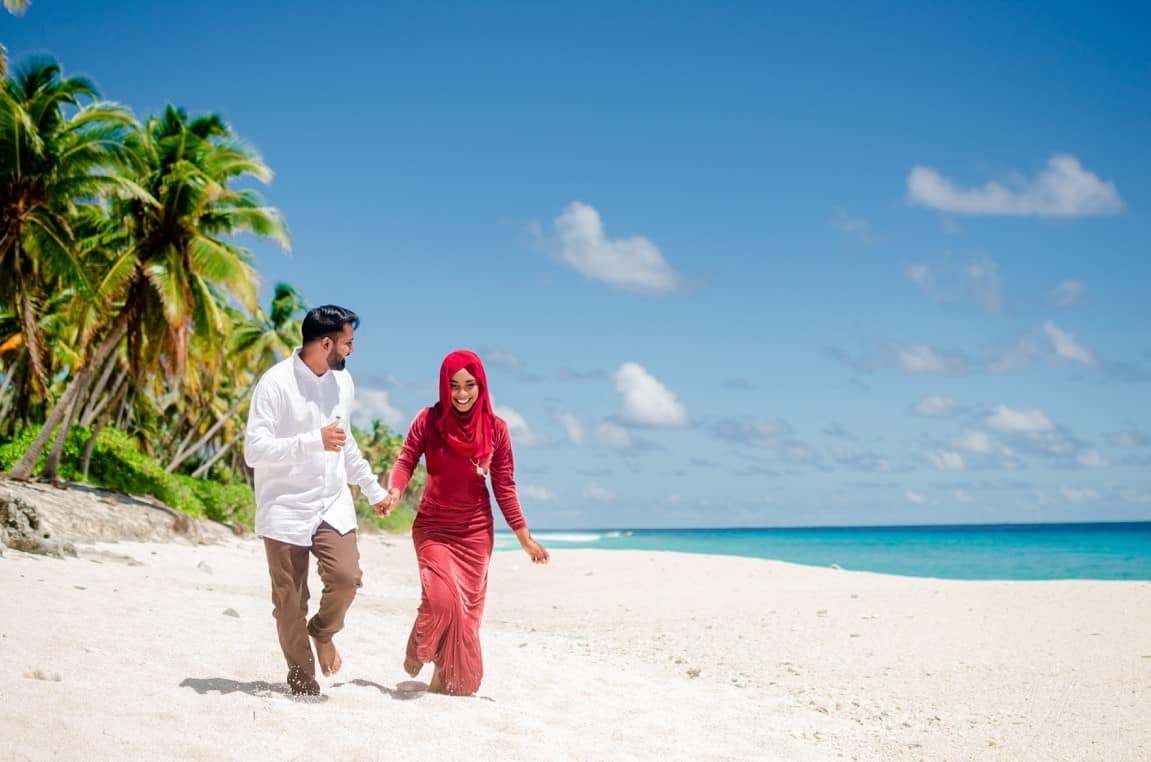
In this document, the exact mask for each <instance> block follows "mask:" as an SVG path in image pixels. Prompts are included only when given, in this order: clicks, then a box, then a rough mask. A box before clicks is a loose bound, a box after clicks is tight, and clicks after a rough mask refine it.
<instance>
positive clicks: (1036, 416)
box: [987, 405, 1055, 434]
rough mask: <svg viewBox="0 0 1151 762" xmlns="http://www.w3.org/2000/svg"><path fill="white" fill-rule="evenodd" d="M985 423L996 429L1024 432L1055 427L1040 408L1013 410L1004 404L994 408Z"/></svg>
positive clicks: (1048, 429)
mask: <svg viewBox="0 0 1151 762" xmlns="http://www.w3.org/2000/svg"><path fill="white" fill-rule="evenodd" d="M987 425H988V426H990V427H991V428H993V429H995V430H996V431H1007V432H1012V433H1026V434H1031V433H1036V432H1040V431H1051V430H1052V429H1053V428H1055V425H1054V424H1053V423H1051V419H1050V418H1048V417H1047V416H1046V415H1044V414H1043V411H1042V410H1015V409H1013V408H1009V407H1007V406H1006V405H999V406H998V407H996V408H995V410H994V412H992V414H991V415H990V416H988V417H987Z"/></svg>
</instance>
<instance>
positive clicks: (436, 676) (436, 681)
mask: <svg viewBox="0 0 1151 762" xmlns="http://www.w3.org/2000/svg"><path fill="white" fill-rule="evenodd" d="M443 692H444V683H443V681H442V680H440V668H439V667H436V671H435V672H433V673H432V681H431V682H430V683H428V693H443Z"/></svg>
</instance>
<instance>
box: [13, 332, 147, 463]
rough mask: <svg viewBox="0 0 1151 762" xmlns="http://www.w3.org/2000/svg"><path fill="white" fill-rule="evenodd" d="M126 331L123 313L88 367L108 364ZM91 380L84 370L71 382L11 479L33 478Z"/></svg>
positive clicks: (93, 355)
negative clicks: (54, 434) (106, 362)
mask: <svg viewBox="0 0 1151 762" xmlns="http://www.w3.org/2000/svg"><path fill="white" fill-rule="evenodd" d="M127 330H128V321H127V316H126V315H124V314H123V313H121V316H120V318H119V319H118V320H117V322H116V325H115V326H114V328H113V329H112V331H111V332H110V333H109V334H108V336H106V337H105V338H104V341H103V342H101V343H100V346H99V347H97V348H96V351H95V352H94V353H93V354H92V356H91V357H92V359H91V360H90V361H89V365H92V364H93V363H95V364H99V363H102V362H103V361H104V360H106V359H107V357H108V353H109V352H111V351H112V350H113V349H114V348H115V347H116V345H117V344H118V343H119V342H120V339H122V338H123V337H124V333H125V332H126V331H127ZM90 377H91V373H90V371H88V370H87V368H84V369H81V370H80V371H79V372H78V373H77V374H76V375H75V376H74V377H73V378H72V381H71V382H69V384H68V386H67V387H66V388H65V389H64V393H63V394H61V395H60V399H59V401H57V402H56V406H55V407H53V408H52V411H51V412H50V413H48V416H47V418H46V419H45V420H44V425H43V426H42V427H41V428H40V433H39V434H37V435H36V438H35V439H34V440H32V444H31V445H29V446H28V449H27V450H26V451H25V452H24V455H23V457H21V458H20V460H19V461H18V462H17V463H16V465H14V466H12V469H11V470H10V471H9V472H8V478H9V479H13V480H15V481H28V480H29V479H31V478H32V471H33V470H34V469H35V468H36V462H37V461H38V460H40V456H41V455H42V454H43V453H44V448H46V447H47V446H48V441H49V440H50V439H51V438H52V432H53V431H54V430H55V428H56V426H57V425H58V424H59V423H60V421H61V420H63V418H64V414H65V413H67V412H68V411H69V410H71V409H72V404H73V403H74V402H75V401H76V396H77V395H78V394H79V393H80V392H81V391H82V390H83V389H86V388H87V386H88V381H89V378H90Z"/></svg>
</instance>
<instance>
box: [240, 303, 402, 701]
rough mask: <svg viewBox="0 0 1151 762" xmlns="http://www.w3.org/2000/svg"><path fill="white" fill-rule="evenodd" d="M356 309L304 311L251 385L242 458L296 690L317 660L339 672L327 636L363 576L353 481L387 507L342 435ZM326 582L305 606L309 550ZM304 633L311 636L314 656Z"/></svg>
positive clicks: (339, 625) (314, 691)
mask: <svg viewBox="0 0 1151 762" xmlns="http://www.w3.org/2000/svg"><path fill="white" fill-rule="evenodd" d="M359 324H360V319H359V318H358V317H357V316H356V314H355V313H354V312H352V311H351V310H346V309H344V308H343V307H335V306H332V305H327V306H324V307H316V308H315V309H314V310H312V311H311V312H309V313H308V314H307V316H305V317H304V325H303V339H304V343H303V346H302V347H300V348H299V349H297V350H296V351H294V352H293V353H292V356H291V357H289V358H287V359H286V360H282V361H281V362H279V363H277V364H276V365H274V366H273V367H272V368H271V369H269V370H268V371H267V372H266V373H265V374H264V375H263V377H262V378H261V379H260V381H259V383H258V384H256V390H255V392H253V394H252V407H251V411H250V412H249V413H248V428H247V432H246V434H245V436H244V460H246V461H247V463H248V465H249V466H251V467H252V469H253V470H254V471H255V476H256V534H257V535H258V536H260V537H262V538H263V540H264V550H265V553H266V555H267V558H268V572H269V574H270V575H271V578H272V604H273V605H274V606H275V610H274V612H273V613H274V616H275V618H276V630H277V632H278V634H279V637H280V648H281V649H282V650H283V652H284V658H285V659H286V660H287V662H288V687H289V688H290V689H291V691H292V694H293V695H297V696H300V695H303V696H318V695H319V693H320V685H319V683H317V682H316V665H315V662H316V660H318V661H319V662H320V669H321V670H322V671H323V673H324V675H331V674H333V673H335V672H338V671H339V669H340V666H341V660H340V654H339V652H338V651H337V650H336V647H335V645H334V644H333V643H332V636H333V635H335V634H336V633H337V632H339V631H340V630H341V629H343V626H344V614H345V613H346V612H347V610H348V607H349V606H350V605H351V603H352V599H353V598H355V596H356V589H357V588H359V587H360V585H361V575H360V553H359V549H358V548H357V547H356V531H355V530H356V512H355V507H354V505H353V503H352V493H351V491H350V490H349V489H348V484H349V483H353V482H354V483H355V484H358V485H359V486H360V489H361V490H363V492H364V495H365V496H366V497H367V499H368V501H369V502H371V503H372V504H373V506H375V507H376V509H377V512H379V513H386V512H387V511H388V510H389V509H390V507H391V506H390V504H387V503H386V502H385V501H386V498H387V492H386V491H385V490H384V488H383V487H381V486H380V483H379V479H378V478H377V477H376V475H375V474H373V473H372V469H371V466H370V465H369V464H368V462H367V461H366V460H365V459H364V457H363V456H362V455H361V454H360V448H359V447H358V446H356V440H355V439H354V438H352V437H350V436H348V434H347V432H346V429H345V426H346V425H347V422H348V420H349V415H350V413H351V409H352V402H353V398H354V396H355V387H354V385H353V384H352V377H351V375H349V374H348V372H347V371H346V370H344V365H345V363H346V362H347V358H348V355H350V354H351V353H352V350H353V341H354V334H355V330H356V328H357V327H358V326H359ZM309 553H311V554H312V555H314V556H315V557H316V561H317V566H318V569H319V573H320V579H321V580H322V581H323V583H324V591H323V596H322V597H321V598H320V610H319V611H318V612H316V614H315V616H313V617H312V618H311V620H308V619H307V616H308V554H309ZM309 636H311V639H312V641H314V642H315V644H316V651H315V658H313V655H312V645H311V643H310V642H309V639H308V638H309Z"/></svg>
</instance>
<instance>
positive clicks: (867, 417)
mask: <svg viewBox="0 0 1151 762" xmlns="http://www.w3.org/2000/svg"><path fill="white" fill-rule="evenodd" d="M840 5H843V4H840ZM929 5H930V7H926V6H924V5H923V4H912V3H905V4H894V3H882V4H866V7H864V4H858V7H854V6H853V7H850V8H846V9H845V8H843V7H836V6H834V5H831V4H828V5H823V4H819V3H796V4H768V3H654V2H653V3H642V2H628V3H619V2H615V3H602V4H601V3H583V4H579V5H571V4H547V3H527V2H523V3H446V4H438V5H433V4H425V3H411V4H398V3H381V4H377V3H358V2H348V3H339V4H335V3H332V4H316V3H309V4H303V3H291V2H274V3H273V2H260V1H255V2H243V3H234V2H233V3H222V2H220V3H217V2H199V3H185V4H167V3H155V2H152V3H144V2H117V3H83V2H63V1H57V0H35V2H34V4H33V5H32V6H31V8H30V9H29V11H28V13H27V14H26V15H25V16H24V17H23V18H13V17H10V16H7V15H4V14H0V40H3V42H4V44H5V45H6V46H7V47H8V49H9V54H10V56H11V57H12V58H13V59H14V61H15V62H17V63H18V62H19V61H20V60H21V59H22V58H23V57H25V56H26V55H28V54H30V53H33V52H45V51H46V52H51V53H52V54H54V55H55V56H57V57H58V58H59V59H60V60H61V61H62V62H63V64H64V66H65V69H66V71H67V72H68V73H83V74H86V75H88V76H90V77H92V78H93V79H94V80H95V81H96V83H97V84H98V86H99V87H100V89H101V92H102V94H103V95H104V97H106V98H108V99H110V100H116V101H119V102H122V103H124V104H126V105H128V106H130V107H131V108H132V109H133V110H134V111H135V112H136V113H137V114H138V115H141V116H143V115H146V114H148V113H151V112H154V111H156V110H158V109H160V108H161V107H162V106H163V105H164V104H165V103H168V102H172V103H176V104H178V105H181V106H183V107H185V108H187V109H188V110H189V111H191V112H193V113H201V112H204V111H218V112H220V113H221V114H222V115H223V116H224V117H225V118H226V119H227V120H228V121H229V122H230V123H231V124H232V126H233V128H234V129H235V130H236V132H237V133H238V134H240V135H241V136H242V137H244V138H245V139H246V140H248V141H249V142H250V143H252V144H253V145H254V146H256V147H257V148H258V149H259V151H260V152H261V154H262V155H263V157H264V158H265V160H266V161H267V162H268V164H270V165H271V167H272V168H273V169H274V170H275V172H276V177H275V179H274V181H273V182H272V183H271V185H269V186H268V187H267V188H265V189H264V193H265V196H266V198H267V199H268V201H269V203H271V204H273V205H275V206H277V207H279V208H280V209H281V210H282V211H283V213H284V215H285V217H286V219H287V221H288V224H289V226H290V228H291V231H292V244H293V251H292V254H291V255H290V256H284V255H283V254H282V253H281V252H279V251H278V250H277V249H276V248H275V247H273V246H269V245H264V244H256V245H255V246H254V251H255V252H256V255H257V265H258V268H259V270H260V272H261V273H262V274H263V276H264V279H265V281H264V290H263V293H264V294H265V295H267V294H269V293H270V289H271V286H272V284H274V283H275V282H277V281H286V282H288V283H291V284H293V285H295V286H296V287H297V288H299V289H300V290H301V291H302V292H303V294H304V295H305V298H306V299H307V300H308V302H309V303H310V304H321V303H329V302H333V303H338V304H343V305H345V306H348V307H351V308H353V309H355V310H356V311H357V312H359V313H360V315H361V316H362V318H363V323H362V325H361V327H360V330H359V332H358V334H357V351H356V354H355V355H354V356H353V357H352V359H351V360H350V362H349V369H350V370H352V371H353V373H354V374H355V376H356V379H357V384H358V388H359V393H360V397H361V403H362V404H361V412H362V413H363V414H365V415H367V414H369V413H371V414H375V415H377V416H381V417H383V418H384V419H385V420H386V421H387V422H388V423H389V424H391V425H392V426H393V427H394V428H396V429H398V430H401V431H402V430H404V429H405V428H406V425H407V422H408V421H409V420H410V419H411V417H412V416H413V415H414V414H415V413H416V412H417V411H418V410H419V408H420V407H422V406H424V405H426V404H429V403H430V402H432V401H434V395H435V379H436V373H437V369H438V367H439V362H440V360H441V359H442V357H443V355H444V354H446V353H447V352H448V351H450V350H452V349H455V348H457V347H466V348H471V349H474V350H476V351H478V352H479V353H480V354H481V355H482V356H483V357H484V358H485V359H486V361H487V364H488V372H489V376H490V381H491V384H492V393H493V396H494V398H495V402H496V405H497V408H499V409H501V410H502V411H503V412H504V414H505V417H507V418H508V420H509V423H511V424H512V427H513V436H514V440H515V443H516V460H517V466H518V469H517V470H518V481H519V484H520V489H521V497H522V499H523V502H524V506H525V510H526V512H527V515H528V517H529V520H530V521H531V523H532V524H533V526H535V527H537V528H561V527H647V526H758V525H767V526H796V525H824V524H850V525H857V524H904V523H910V524H920V523H967V522H977V523H986V522H1017V521H1067V520H1147V519H1151V476H1149V474H1151V468H1149V466H1151V404H1148V403H1149V402H1151V307H1149V306H1148V303H1149V300H1148V295H1149V294H1151V286H1149V284H1151V262H1149V257H1148V254H1151V252H1149V251H1148V242H1149V241H1151V215H1149V214H1148V208H1149V206H1151V150H1149V149H1151V144H1149V143H1148V139H1147V136H1148V135H1151V89H1149V88H1148V84H1149V83H1151V52H1149V51H1151V20H1149V19H1151V16H1149V14H1148V13H1147V12H1146V11H1145V10H1140V9H1139V8H1138V6H1137V5H1136V4H1130V5H1127V6H1123V5H1112V4H1100V3H1092V4H1088V3H1080V4H1066V3H1034V4H1030V6H1029V5H1028V4H1020V3H1015V4H1004V3H976V2H965V3H954V4H929ZM265 301H267V299H266V298H265Z"/></svg>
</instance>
